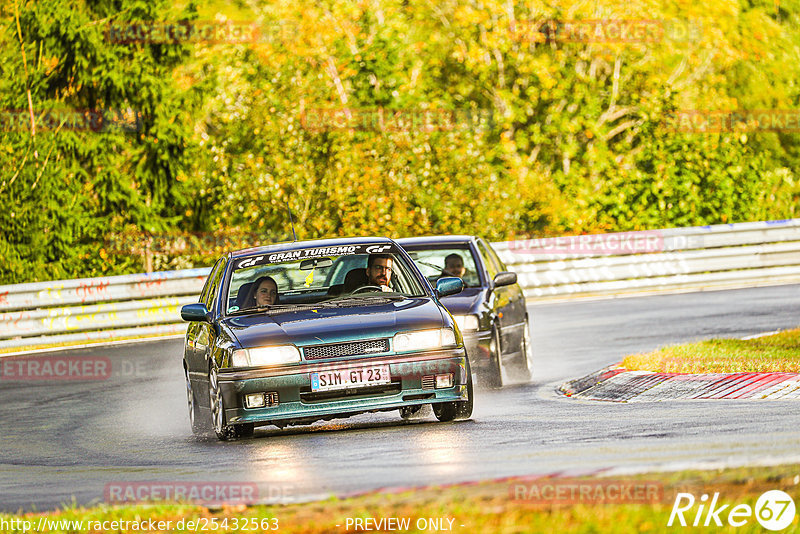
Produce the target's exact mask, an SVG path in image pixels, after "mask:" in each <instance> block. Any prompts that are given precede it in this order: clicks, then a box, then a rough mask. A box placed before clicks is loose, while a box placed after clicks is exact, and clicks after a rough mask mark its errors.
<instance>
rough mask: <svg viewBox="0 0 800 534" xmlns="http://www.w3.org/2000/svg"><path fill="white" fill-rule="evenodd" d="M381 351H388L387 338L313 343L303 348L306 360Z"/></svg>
mask: <svg viewBox="0 0 800 534" xmlns="http://www.w3.org/2000/svg"><path fill="white" fill-rule="evenodd" d="M381 352H389V340H388V339H373V340H371V341H354V342H351V343H336V344H334V345H314V346H313V347H305V348H304V349H303V354H304V355H305V358H306V360H321V359H323V358H340V357H342V356H356V355H361V354H378V353H381Z"/></svg>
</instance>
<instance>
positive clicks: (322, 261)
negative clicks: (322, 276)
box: [300, 258, 333, 271]
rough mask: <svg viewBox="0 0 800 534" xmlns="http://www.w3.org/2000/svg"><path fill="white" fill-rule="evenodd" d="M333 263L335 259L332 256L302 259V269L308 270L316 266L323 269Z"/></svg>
mask: <svg viewBox="0 0 800 534" xmlns="http://www.w3.org/2000/svg"><path fill="white" fill-rule="evenodd" d="M331 265H333V261H332V260H331V259H330V258H314V259H308V260H303V261H301V262H300V270H301V271H308V270H310V269H316V268H320V269H322V268H325V267H330V266H331Z"/></svg>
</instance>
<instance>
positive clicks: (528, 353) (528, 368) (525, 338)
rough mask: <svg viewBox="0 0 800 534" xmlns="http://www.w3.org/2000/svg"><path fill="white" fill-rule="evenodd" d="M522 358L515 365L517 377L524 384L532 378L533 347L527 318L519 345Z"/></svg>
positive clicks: (526, 318)
mask: <svg viewBox="0 0 800 534" xmlns="http://www.w3.org/2000/svg"><path fill="white" fill-rule="evenodd" d="M520 352H521V353H522V358H521V359H520V361H519V362H518V363H517V365H516V370H517V377H518V378H519V379H520V380H523V381H525V382H527V381H529V380H530V379H531V378H532V377H533V346H532V345H531V328H530V324H528V317H527V316H526V317H525V331H524V332H523V334H522V341H521V343H520Z"/></svg>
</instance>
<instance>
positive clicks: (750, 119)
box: [665, 109, 800, 133]
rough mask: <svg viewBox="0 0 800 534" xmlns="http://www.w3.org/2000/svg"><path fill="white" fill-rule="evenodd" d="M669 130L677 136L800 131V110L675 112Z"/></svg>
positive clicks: (690, 110) (666, 121) (667, 121)
mask: <svg viewBox="0 0 800 534" xmlns="http://www.w3.org/2000/svg"><path fill="white" fill-rule="evenodd" d="M665 123H666V128H667V129H668V130H670V131H672V132H677V133H723V132H783V133H797V132H800V109H740V110H702V109H689V110H681V111H674V112H672V113H669V114H668V115H667V116H666V117H665Z"/></svg>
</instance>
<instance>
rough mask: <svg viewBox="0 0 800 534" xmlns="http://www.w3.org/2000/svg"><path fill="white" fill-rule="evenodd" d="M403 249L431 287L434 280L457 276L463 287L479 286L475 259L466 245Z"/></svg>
mask: <svg viewBox="0 0 800 534" xmlns="http://www.w3.org/2000/svg"><path fill="white" fill-rule="evenodd" d="M404 248H405V249H406V251H407V252H408V254H409V256H411V258H412V259H413V260H414V263H416V264H417V267H419V270H420V271H421V272H422V274H423V275H424V276H425V277H426V278H427V279H428V281H430V282H431V284H433V285H436V280H438V279H439V278H441V277H443V276H459V277H460V278H461V279H462V280H463V281H464V286H465V287H480V285H481V282H480V278H479V277H478V269H476V268H475V258H474V257H473V256H472V251H471V250H470V248H469V245H468V244H467V243H464V244H463V245H461V244H459V245H453V244H446V245H417V246H405V247H404ZM459 273H460V274H459Z"/></svg>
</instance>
